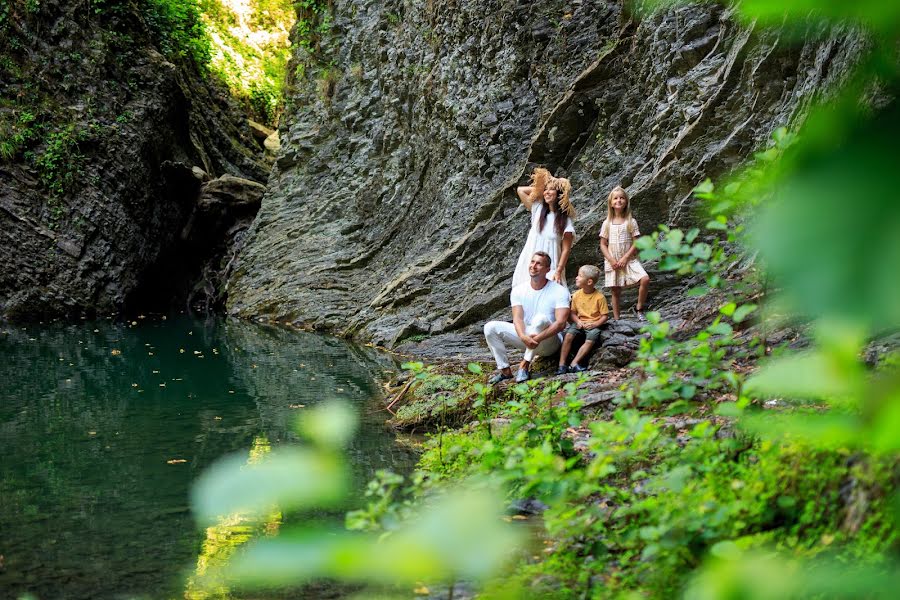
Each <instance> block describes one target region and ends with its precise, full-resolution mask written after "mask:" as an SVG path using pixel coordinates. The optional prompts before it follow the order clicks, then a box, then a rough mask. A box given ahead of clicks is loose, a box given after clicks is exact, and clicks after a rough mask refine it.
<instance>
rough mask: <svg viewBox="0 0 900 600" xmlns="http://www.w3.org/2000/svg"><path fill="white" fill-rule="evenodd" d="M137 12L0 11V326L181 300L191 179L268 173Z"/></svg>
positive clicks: (189, 248) (192, 265) (97, 4)
mask: <svg viewBox="0 0 900 600" xmlns="http://www.w3.org/2000/svg"><path fill="white" fill-rule="evenodd" d="M148 6H161V7H165V6H166V5H165V4H164V3H161V2H156V3H144V2H141V3H133V2H125V1H119V0H92V1H91V2H86V1H83V0H77V1H76V0H69V1H64V0H42V1H41V2H26V1H25V0H9V1H6V0H4V2H3V6H0V125H3V127H2V129H3V131H0V142H2V144H0V316H8V317H20V318H32V317H35V316H44V315H65V316H70V317H71V316H77V315H78V314H91V313H112V312H118V311H120V310H122V309H128V308H133V309H135V310H141V309H145V308H154V307H160V306H163V305H165V304H166V303H168V302H169V301H170V300H171V299H172V298H174V297H177V296H179V295H180V297H181V298H182V299H183V298H185V297H186V296H187V294H188V293H189V291H190V288H191V285H192V284H193V279H195V278H197V277H198V273H199V271H200V270H201V269H202V264H201V263H202V261H203V260H206V259H208V258H209V256H208V255H207V254H208V250H209V248H210V246H209V245H207V246H205V247H204V248H203V249H202V250H203V252H199V251H197V248H198V247H199V245H198V244H193V243H192V241H191V235H192V234H193V233H192V232H197V231H201V230H202V229H203V228H202V227H200V226H199V225H198V223H199V221H198V220H197V218H196V217H197V214H195V213H199V214H200V215H201V216H202V215H204V214H207V213H208V212H209V211H207V210H206V208H208V207H204V206H200V205H198V204H197V200H198V197H199V192H200V187H201V184H202V183H203V181H204V180H205V179H208V178H210V177H212V178H215V177H218V176H220V175H222V174H224V173H230V174H233V175H237V176H240V177H243V178H249V179H253V180H256V181H262V182H264V181H265V178H266V177H267V175H268V166H267V165H266V164H265V163H264V162H263V161H262V149H261V148H260V147H259V145H257V144H256V143H255V142H254V141H253V140H252V138H251V135H250V130H249V128H248V126H247V124H246V120H245V118H244V117H243V115H241V114H240V113H239V112H238V111H237V110H235V108H234V107H233V105H232V104H231V102H230V101H229V100H228V98H227V94H226V93H225V92H224V90H222V89H219V88H218V87H217V86H216V85H215V84H214V82H213V81H212V79H211V78H210V77H203V76H201V74H200V73H199V72H198V70H197V68H196V66H195V64H194V63H193V62H191V61H190V60H188V59H185V58H184V57H183V56H182V57H181V59H179V57H178V53H177V52H175V51H173V50H172V49H171V48H169V49H166V48H163V47H162V46H161V45H160V44H159V42H158V40H157V39H155V38H154V36H153V35H152V32H153V31H154V29H159V28H160V27H162V25H160V23H158V22H156V21H153V20H152V19H151V18H150V17H153V16H156V17H158V16H159V14H158V13H147V12H146V11H147V10H148V9H147V7H148ZM148 14H149V15H150V16H148ZM162 52H166V56H170V57H171V60H170V59H169V58H166V56H164V55H163V53H162ZM194 167H197V169H193V168H194ZM251 187H252V185H251ZM257 199H258V198H257ZM242 210H243V209H242ZM244 212H246V211H244ZM192 215H194V217H192ZM252 216H253V214H250V216H249V218H250V219H252ZM244 217H245V215H244ZM237 218H238V219H240V218H242V217H240V216H239V217H237ZM246 221H247V223H249V219H246ZM217 223H218V222H217ZM229 226H230V225H224V226H223V224H222V223H218V224H216V223H214V224H212V225H210V227H212V228H216V227H218V228H219V229H222V228H223V227H224V229H226V230H227V228H228V227H229ZM220 241H221V240H220Z"/></svg>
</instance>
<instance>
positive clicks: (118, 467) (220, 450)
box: [0, 317, 415, 600]
mask: <svg viewBox="0 0 900 600" xmlns="http://www.w3.org/2000/svg"><path fill="white" fill-rule="evenodd" d="M393 367H394V364H393V363H392V362H391V361H390V360H389V359H387V358H385V357H384V356H381V355H378V354H375V353H373V352H370V351H368V350H366V349H362V348H359V347H355V346H351V345H349V344H346V343H344V342H343V341H341V340H336V339H332V338H326V337H322V336H318V335H314V334H309V333H298V332H291V331H285V330H281V329H276V328H271V327H263V326H258V325H254V324H251V323H244V322H238V321H232V320H215V321H205V322H203V321H197V320H192V319H188V318H187V317H179V318H169V319H168V320H163V319H161V318H153V319H151V318H147V319H141V320H137V321H134V322H130V323H111V322H95V323H79V324H65V325H60V324H56V325H41V326H37V325H32V326H27V327H23V326H13V325H2V326H0V598H17V597H19V596H20V595H21V594H23V593H26V592H28V593H31V594H33V595H34V596H35V597H37V598H39V599H41V600H45V599H51V598H54V599H55V598H60V599H80V598H184V597H190V596H192V594H191V593H190V590H186V589H185V574H186V573H187V574H188V575H190V572H191V569H192V568H194V567H196V565H197V564H198V559H199V560H200V562H201V563H202V562H203V561H204V560H206V559H207V557H204V556H203V553H204V552H205V551H206V550H208V546H209V541H208V540H206V537H207V535H208V534H207V533H206V532H203V531H200V530H198V529H197V527H196V525H195V523H194V520H193V517H192V516H191V513H190V510H189V507H188V493H189V490H190V487H191V483H192V482H193V481H194V480H195V479H196V478H197V477H198V476H199V475H200V473H202V472H203V470H204V469H206V468H207V467H208V466H209V465H210V464H211V463H212V462H214V461H215V460H216V459H217V458H219V457H221V456H223V455H225V454H228V453H230V452H234V451H243V452H247V451H249V449H251V448H254V447H255V448H257V449H259V448H260V447H261V446H262V447H267V446H269V445H271V446H275V445H278V444H282V443H290V442H293V441H296V440H297V438H296V435H295V434H294V430H293V423H294V421H295V419H296V418H297V416H298V415H299V414H301V413H302V411H303V410H304V408H306V407H308V406H311V405H313V404H315V403H317V402H321V401H322V400H324V399H328V398H341V399H344V400H346V401H348V402H350V403H352V404H353V405H355V406H357V407H358V408H359V413H360V417H361V425H360V429H359V431H358V433H357V435H356V437H355V439H354V440H353V442H352V443H351V445H350V448H349V460H350V462H351V464H352V468H353V471H354V474H355V476H356V480H357V481H358V482H360V486H361V485H362V482H364V481H365V480H366V479H368V478H369V477H370V476H371V475H372V474H373V473H374V471H375V470H376V469H381V468H392V469H394V470H397V471H401V472H403V471H407V470H409V469H410V468H411V467H412V465H413V463H414V461H415V455H414V452H413V451H412V450H410V449H409V448H408V447H407V446H405V445H403V444H401V443H398V441H397V440H396V438H395V436H394V434H393V432H391V431H390V430H389V429H387V428H386V427H385V426H384V418H385V413H384V412H381V411H380V410H379V408H380V407H381V406H383V405H382V404H381V403H380V402H379V398H378V395H379V391H380V388H379V383H378V381H379V378H380V377H381V376H382V374H383V373H384V372H385V370H386V369H391V368H393ZM304 595H305V594H304ZM311 595H312V594H311Z"/></svg>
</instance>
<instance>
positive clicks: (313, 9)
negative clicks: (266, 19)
mask: <svg viewBox="0 0 900 600" xmlns="http://www.w3.org/2000/svg"><path fill="white" fill-rule="evenodd" d="M328 5H329V3H328V2H327V0H295V1H294V8H295V9H296V10H297V24H296V26H295V33H294V35H295V37H296V40H297V43H298V44H299V45H300V47H301V48H303V49H304V50H306V51H307V52H309V53H311V54H312V53H315V52H316V50H317V49H318V47H319V43H320V42H321V40H322V37H323V36H325V35H327V34H328V32H329V31H330V30H331V12H330V11H329V6H328Z"/></svg>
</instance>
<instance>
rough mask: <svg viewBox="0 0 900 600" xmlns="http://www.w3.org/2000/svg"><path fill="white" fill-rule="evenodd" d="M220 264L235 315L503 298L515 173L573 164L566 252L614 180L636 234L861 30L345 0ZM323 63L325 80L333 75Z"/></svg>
mask: <svg viewBox="0 0 900 600" xmlns="http://www.w3.org/2000/svg"><path fill="white" fill-rule="evenodd" d="M333 11H334V24H333V29H332V35H333V36H334V39H333V40H332V44H333V48H334V50H333V56H331V57H330V58H329V60H331V61H333V65H335V66H333V67H331V68H330V70H329V71H328V72H327V73H325V75H324V76H323V75H322V72H321V71H320V72H319V79H318V81H316V80H315V77H316V72H315V70H313V69H307V77H306V79H304V80H301V81H298V82H295V89H294V91H293V98H292V100H293V102H292V104H293V106H295V107H297V108H294V109H293V111H292V112H290V113H289V114H286V115H285V117H284V118H283V121H282V131H281V144H282V146H281V152H280V156H279V158H278V160H277V162H276V167H275V170H274V172H273V176H272V177H271V179H270V183H269V191H268V192H267V195H266V196H265V197H264V199H263V203H262V208H261V210H260V213H259V216H258V218H257V220H256V221H255V222H254V225H253V226H252V228H251V231H250V233H249V234H248V242H247V246H246V247H245V249H244V251H243V252H242V254H241V255H240V256H239V257H238V260H239V264H238V266H237V268H236V269H235V272H234V276H233V277H232V279H231V281H230V297H229V301H228V308H229V311H230V312H231V313H233V314H237V315H242V316H253V317H264V318H268V319H272V320H278V321H282V322H293V323H302V324H306V325H312V326H314V327H317V328H323V329H327V330H332V331H335V332H343V333H347V334H353V335H357V336H358V337H362V338H369V339H374V340H375V341H377V342H381V343H388V344H396V343H397V342H399V341H400V340H402V339H403V338H406V337H410V336H415V335H436V334H442V333H446V332H452V331H454V330H459V329H461V328H465V327H467V326H470V325H473V324H476V323H478V322H480V321H483V320H484V319H485V318H487V317H488V316H490V315H492V314H495V313H499V314H502V311H503V310H504V307H506V306H507V303H508V291H509V285H510V281H511V277H512V272H513V268H514V265H515V260H516V257H517V255H518V253H519V251H520V249H521V246H522V244H523V242H524V239H525V236H526V232H527V229H528V225H529V218H528V215H527V214H526V213H525V211H524V209H523V208H521V207H520V206H519V203H518V201H517V200H516V198H515V196H514V193H513V188H514V186H515V185H519V184H522V183H524V182H525V181H526V179H527V175H528V173H530V170H531V168H533V166H535V165H539V164H540V165H546V166H548V167H549V168H550V169H551V170H552V171H553V172H554V173H556V174H561V175H565V176H567V177H569V178H571V180H572V182H573V186H574V192H573V199H574V202H575V204H576V206H577V208H578V211H579V215H578V218H577V220H576V229H577V239H576V243H575V247H574V250H573V255H572V258H571V259H570V262H569V273H570V279H571V273H572V272H573V271H574V268H575V267H574V266H575V265H579V264H583V263H587V262H592V263H596V262H597V261H598V257H599V253H598V250H597V235H598V233H599V229H600V224H601V222H602V220H603V218H604V217H605V215H606V202H605V198H606V195H607V193H608V191H609V190H610V189H611V188H612V187H613V186H614V185H616V184H622V185H625V186H627V188H628V189H629V191H630V193H631V195H632V198H633V207H634V211H635V214H636V216H637V218H638V220H639V222H640V224H641V226H642V228H643V229H644V230H645V231H651V230H652V229H654V228H655V227H656V225H658V224H660V223H684V222H686V221H690V220H691V219H692V218H693V217H692V212H693V208H694V206H693V204H692V201H691V199H690V190H691V189H692V188H693V187H694V186H695V185H696V184H697V183H698V182H700V181H701V180H702V179H703V178H704V177H706V176H712V177H716V176H717V175H720V174H722V173H725V172H727V171H728V170H729V169H732V168H733V167H734V166H735V165H737V164H738V163H739V162H740V161H741V160H743V159H745V158H747V157H748V156H750V155H751V154H752V152H753V151H755V150H757V149H759V148H760V146H761V145H764V143H765V141H766V140H767V138H768V137H769V135H770V134H771V132H772V130H773V129H774V128H775V127H777V126H780V125H791V124H794V123H795V121H796V120H797V119H798V118H800V117H801V116H802V113H803V108H804V107H805V106H806V105H807V104H808V103H809V102H810V100H811V99H812V98H813V96H814V95H815V94H817V93H819V92H821V91H822V90H823V89H827V87H828V86H829V85H832V84H834V83H836V82H839V81H840V78H841V76H842V74H844V73H845V72H846V69H847V67H848V66H849V65H851V64H852V62H853V60H854V58H855V56H857V52H858V49H859V45H860V44H861V42H860V41H859V40H856V39H854V37H853V36H852V35H847V33H846V32H844V35H842V36H840V37H839V36H837V35H835V34H832V35H831V36H830V37H827V36H826V37H824V38H818V41H814V42H813V41H811V42H808V43H805V44H804V45H802V46H799V47H798V46H796V45H789V44H787V43H786V42H784V41H783V40H781V39H780V38H779V37H777V36H776V35H774V34H771V33H766V32H763V31H758V30H757V29H756V28H755V27H754V26H753V25H752V24H739V23H737V22H736V21H735V19H734V18H733V15H732V13H731V12H729V10H728V9H726V8H723V7H720V6H718V5H711V4H702V5H697V6H687V7H681V8H675V9H669V10H666V11H663V12H660V13H657V14H655V15H653V16H649V17H646V18H644V19H643V20H638V19H637V18H636V17H633V16H631V15H629V14H628V13H627V12H626V8H625V7H623V5H622V4H621V3H616V2H601V1H593V0H583V1H577V0H570V1H568V2H561V1H554V0H544V1H537V2H529V3H525V2H516V1H512V0H490V1H478V2H474V1H469V0H458V1H455V2H433V1H431V0H407V1H404V2H400V1H387V2H380V1H379V2H376V1H373V0H337V1H335V2H334V3H333ZM335 74H337V76H336V77H335Z"/></svg>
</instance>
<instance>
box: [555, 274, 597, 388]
mask: <svg viewBox="0 0 900 600" xmlns="http://www.w3.org/2000/svg"><path fill="white" fill-rule="evenodd" d="M599 278H600V269H598V268H597V267H595V266H594V265H584V266H583V267H581V268H580V269H578V275H577V276H576V277H575V286H576V287H577V288H578V291H577V292H575V293H574V294H573V295H572V310H571V312H570V313H569V326H568V327H567V328H566V330H565V334H566V337H565V338H564V339H563V343H562V349H561V350H560V351H559V368H558V369H557V370H556V374H557V375H564V374H565V373H580V372H581V371H587V367H582V366H581V361H582V360H583V359H584V357H586V356H587V355H588V352H590V351H591V348H593V347H594V344H595V343H596V342H597V341H598V340H599V339H600V326H601V325H603V324H604V323H606V321H607V319H609V306H608V305H607V304H606V296H604V295H603V292H601V291H600V290H598V289H597V288H596V287H594V286H595V285H596V284H597V280H598V279H599ZM576 337H583V338H584V343H583V344H582V345H581V348H579V349H578V354H576V355H575V359H574V360H573V361H572V367H571V368H569V367H567V366H566V359H567V358H568V357H569V352H570V351H571V350H572V343H573V342H574V341H575V338H576Z"/></svg>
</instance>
